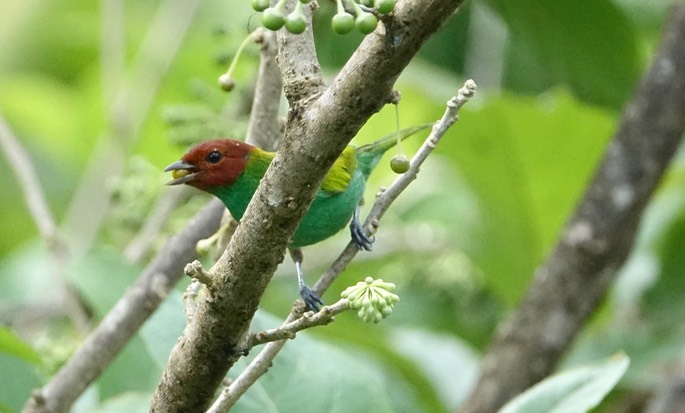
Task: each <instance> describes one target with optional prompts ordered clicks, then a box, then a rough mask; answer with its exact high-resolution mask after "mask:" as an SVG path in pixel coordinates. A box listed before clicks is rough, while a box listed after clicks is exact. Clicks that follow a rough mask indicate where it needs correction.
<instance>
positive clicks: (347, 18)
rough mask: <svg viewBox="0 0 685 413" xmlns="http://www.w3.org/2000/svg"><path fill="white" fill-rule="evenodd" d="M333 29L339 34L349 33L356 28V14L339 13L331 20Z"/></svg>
mask: <svg viewBox="0 0 685 413" xmlns="http://www.w3.org/2000/svg"><path fill="white" fill-rule="evenodd" d="M331 27H333V31H334V32H336V33H338V34H347V33H349V32H351V31H352V29H353V28H354V16H352V15H351V14H350V13H346V12H345V13H338V14H336V15H335V16H333V20H331Z"/></svg>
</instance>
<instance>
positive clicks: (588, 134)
mask: <svg viewBox="0 0 685 413" xmlns="http://www.w3.org/2000/svg"><path fill="white" fill-rule="evenodd" d="M481 99H483V100H482V101H481V103H480V104H481V106H480V107H478V104H479V103H478V101H476V102H473V104H472V105H470V106H466V107H464V110H463V111H462V113H461V121H460V122H459V123H457V124H456V125H455V126H454V127H453V128H452V129H451V130H450V131H449V133H448V135H447V136H445V138H444V139H443V140H442V141H441V142H440V145H439V147H438V149H437V151H438V153H442V154H446V155H447V156H449V157H450V158H451V159H452V160H453V162H454V165H455V167H456V168H458V169H459V171H460V172H461V173H462V174H463V176H464V178H465V180H466V182H467V184H468V185H469V186H470V188H471V189H472V190H473V192H474V193H475V194H476V197H477V199H478V204H479V207H480V209H479V214H480V216H479V217H478V218H479V225H480V228H481V230H480V231H474V232H473V233H471V234H470V239H471V242H470V244H469V245H466V246H465V249H466V251H467V252H468V255H469V256H470V258H471V259H472V260H473V261H474V262H475V263H476V264H477V265H478V267H480V268H481V269H482V270H483V273H484V276H485V279H486V282H487V283H488V284H489V285H490V286H491V287H493V288H494V289H495V291H496V292H497V294H498V295H499V296H500V297H501V298H503V299H504V302H505V303H508V304H510V305H511V304H514V303H516V302H517V301H518V299H519V297H520V295H521V293H522V292H523V291H524V289H525V287H526V285H527V280H528V279H529V277H530V275H531V274H532V272H533V270H534V269H535V267H536V266H537V265H539V264H540V262H541V260H542V259H543V257H544V256H545V255H546V254H547V252H548V251H549V249H550V247H551V246H552V245H553V243H554V241H555V240H556V239H557V237H558V234H559V232H560V230H561V228H562V226H563V223H564V222H565V220H566V219H567V217H568V215H569V213H570V212H571V210H572V209H573V207H574V206H575V204H576V203H577V201H578V198H579V197H580V196H581V194H582V190H583V188H584V186H585V185H586V183H587V181H588V180H589V178H590V175H591V173H592V172H593V171H594V169H595V168H596V164H597V162H598V160H599V158H600V156H601V154H602V152H603V148H604V146H605V144H606V142H607V140H608V138H609V137H610V134H611V130H612V128H613V123H614V119H613V117H612V116H611V115H610V114H608V113H606V112H604V111H602V110H598V109H596V108H592V107H588V106H584V105H582V104H580V103H579V102H577V101H576V100H574V99H572V98H571V97H570V96H568V95H567V94H565V93H560V92H556V93H550V94H547V95H545V96H544V97H541V98H537V99H533V98H520V97H514V96H509V95H503V96H499V97H492V98H489V97H485V98H483V97H481ZM444 190H445V191H446V192H448V193H449V192H451V191H458V190H459V188H452V187H446V188H445V189H444Z"/></svg>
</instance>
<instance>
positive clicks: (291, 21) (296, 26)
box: [285, 12, 307, 34]
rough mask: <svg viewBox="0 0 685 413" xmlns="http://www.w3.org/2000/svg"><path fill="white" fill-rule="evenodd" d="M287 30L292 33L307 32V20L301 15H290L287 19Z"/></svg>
mask: <svg viewBox="0 0 685 413" xmlns="http://www.w3.org/2000/svg"><path fill="white" fill-rule="evenodd" d="M285 28H286V30H288V31H289V32H290V33H293V34H300V33H302V32H304V31H305V30H307V20H306V19H305V17H304V15H302V14H301V13H294V12H293V13H290V14H289V15H288V17H286V18H285Z"/></svg>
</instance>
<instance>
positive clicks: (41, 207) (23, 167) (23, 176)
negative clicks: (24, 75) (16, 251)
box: [0, 114, 57, 245]
mask: <svg viewBox="0 0 685 413" xmlns="http://www.w3.org/2000/svg"><path fill="white" fill-rule="evenodd" d="M0 146H1V147H2V150H3V151H4V152H5V156H6V158H7V161H8V162H9V164H10V166H11V167H12V170H13V171H14V175H15V176H16V178H17V182H18V183H19V187H20V188H21V190H22V192H23V193H24V199H25V200H26V206H27V207H28V209H29V212H30V213H31V216H32V217H33V221H34V222H35V223H36V226H37V227H38V231H39V232H40V235H41V237H43V239H44V240H45V242H46V243H47V244H48V245H50V244H51V243H53V242H57V231H56V227H55V221H54V220H53V218H52V214H51V213H50V208H48V203H47V201H46V200H45V196H44V195H43V189H42V188H41V185H40V182H39V181H38V174H36V169H35V168H34V167H33V162H32V161H31V158H30V157H29V154H28V153H27V152H26V150H25V149H24V147H23V146H22V145H21V143H19V140H18V139H17V138H16V136H14V133H12V131H11V130H10V127H9V125H7V122H6V121H5V118H4V117H3V116H2V114H0Z"/></svg>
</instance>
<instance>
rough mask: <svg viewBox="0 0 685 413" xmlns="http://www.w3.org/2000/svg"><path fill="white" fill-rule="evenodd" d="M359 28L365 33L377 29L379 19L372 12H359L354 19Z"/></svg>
mask: <svg viewBox="0 0 685 413" xmlns="http://www.w3.org/2000/svg"><path fill="white" fill-rule="evenodd" d="M354 24H355V25H356V26H357V29H358V30H359V31H360V32H362V33H363V34H369V33H371V32H373V31H374V30H376V26H377V25H378V19H377V18H376V16H374V15H373V14H371V13H359V14H358V15H357V19H356V20H355V21H354Z"/></svg>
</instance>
